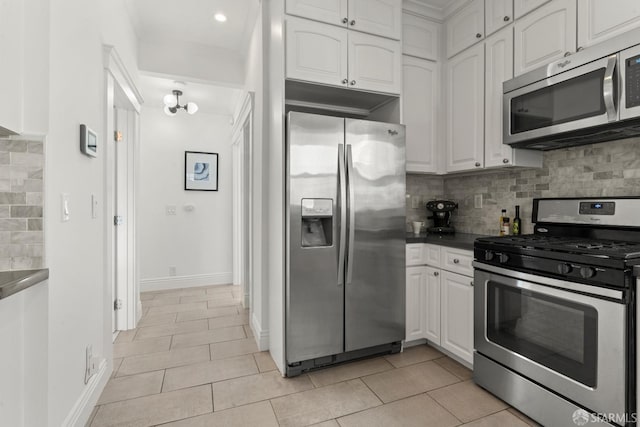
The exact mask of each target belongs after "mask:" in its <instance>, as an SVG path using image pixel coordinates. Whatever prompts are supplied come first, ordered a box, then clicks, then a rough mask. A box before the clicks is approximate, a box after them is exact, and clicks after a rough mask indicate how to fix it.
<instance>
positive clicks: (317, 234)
mask: <svg viewBox="0 0 640 427" xmlns="http://www.w3.org/2000/svg"><path fill="white" fill-rule="evenodd" d="M301 234H302V247H304V248H312V247H319V246H331V245H333V200H332V199H302V233H301Z"/></svg>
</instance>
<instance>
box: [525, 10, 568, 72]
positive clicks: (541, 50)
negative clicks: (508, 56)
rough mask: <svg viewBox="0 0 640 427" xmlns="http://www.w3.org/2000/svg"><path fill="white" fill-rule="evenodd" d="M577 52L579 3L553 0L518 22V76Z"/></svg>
mask: <svg viewBox="0 0 640 427" xmlns="http://www.w3.org/2000/svg"><path fill="white" fill-rule="evenodd" d="M575 50H576V0H554V1H552V2H550V3H548V4H546V5H544V6H542V7H540V8H539V9H536V10H535V11H533V12H531V13H530V14H528V15H527V16H525V17H523V18H522V19H519V20H517V21H516V23H515V46H514V56H515V63H514V67H515V68H514V71H515V75H520V74H522V73H526V72H527V71H530V70H533V69H534V68H538V67H541V66H543V65H546V64H548V63H550V62H553V61H555V60H557V59H560V58H562V57H563V56H566V55H569V54H571V53H573V52H575Z"/></svg>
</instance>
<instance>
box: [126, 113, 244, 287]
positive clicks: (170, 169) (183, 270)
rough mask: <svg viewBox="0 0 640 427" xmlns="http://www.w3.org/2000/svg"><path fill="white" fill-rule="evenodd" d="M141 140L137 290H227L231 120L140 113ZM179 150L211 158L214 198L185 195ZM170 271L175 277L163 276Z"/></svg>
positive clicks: (203, 193)
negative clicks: (214, 157)
mask: <svg viewBox="0 0 640 427" xmlns="http://www.w3.org/2000/svg"><path fill="white" fill-rule="evenodd" d="M140 140H141V152H140V158H141V165H140V187H139V189H140V192H139V194H140V198H139V205H138V208H139V211H138V215H139V216H138V218H139V230H140V246H141V255H140V257H141V259H140V271H141V278H142V281H141V289H142V290H143V291H144V290H149V289H159V288H163V287H164V288H170V287H180V286H182V285H184V286H189V285H191V286H194V285H208V284H220V283H231V281H232V247H233V243H232V227H231V224H232V216H231V215H232V203H231V195H232V193H231V191H232V186H231V124H230V116H225V115H217V114H207V113H206V112H203V111H198V113H197V114H195V115H193V116H191V115H189V114H186V113H185V112H183V111H180V112H178V114H176V115H175V116H173V117H169V116H167V115H165V114H164V112H163V111H162V110H161V109H159V108H153V107H146V108H143V110H142V114H141V133H140ZM185 151H204V152H214V153H218V156H219V157H218V168H219V170H218V191H217V192H216V191H185V190H184V152H185ZM167 205H174V206H176V207H177V210H176V215H175V216H168V215H166V206H167ZM186 205H193V206H194V207H195V209H194V211H193V212H188V211H186V210H185V209H184V207H185V206H186ZM170 266H174V267H176V274H177V277H175V278H170V277H169V267H170ZM191 276H196V277H191Z"/></svg>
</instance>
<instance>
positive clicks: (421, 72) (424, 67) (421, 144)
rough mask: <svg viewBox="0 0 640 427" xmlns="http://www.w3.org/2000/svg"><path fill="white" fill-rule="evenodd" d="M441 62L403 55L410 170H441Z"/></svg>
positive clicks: (405, 115) (406, 139) (408, 169)
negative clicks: (439, 119)
mask: <svg viewBox="0 0 640 427" xmlns="http://www.w3.org/2000/svg"><path fill="white" fill-rule="evenodd" d="M439 68H440V65H439V64H437V63H435V62H431V61H427V60H424V59H418V58H413V57H410V56H406V55H403V59H402V70H403V73H402V86H403V90H402V115H403V123H404V125H405V126H406V136H405V142H406V150H407V151H406V156H407V172H423V173H424V172H431V173H435V172H437V171H438V168H437V166H438V165H437V159H438V150H437V144H438V132H437V130H438V128H439V123H438V116H437V111H438V107H439V105H440V94H439V92H440V73H439V71H438V70H439Z"/></svg>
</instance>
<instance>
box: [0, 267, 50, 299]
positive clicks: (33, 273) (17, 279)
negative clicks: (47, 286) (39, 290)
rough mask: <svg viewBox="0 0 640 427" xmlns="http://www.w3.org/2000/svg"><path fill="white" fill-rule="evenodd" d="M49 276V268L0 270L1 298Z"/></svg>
mask: <svg viewBox="0 0 640 427" xmlns="http://www.w3.org/2000/svg"><path fill="white" fill-rule="evenodd" d="M48 278H49V269H48V268H42V269H39V270H20V271H0V299H3V298H7V297H8V296H11V295H13V294H17V293H18V292H20V291H24V290H25V289H27V288H30V287H31V286H34V285H37V284H38V283H40V282H43V281H45V280H47V279H48Z"/></svg>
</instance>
